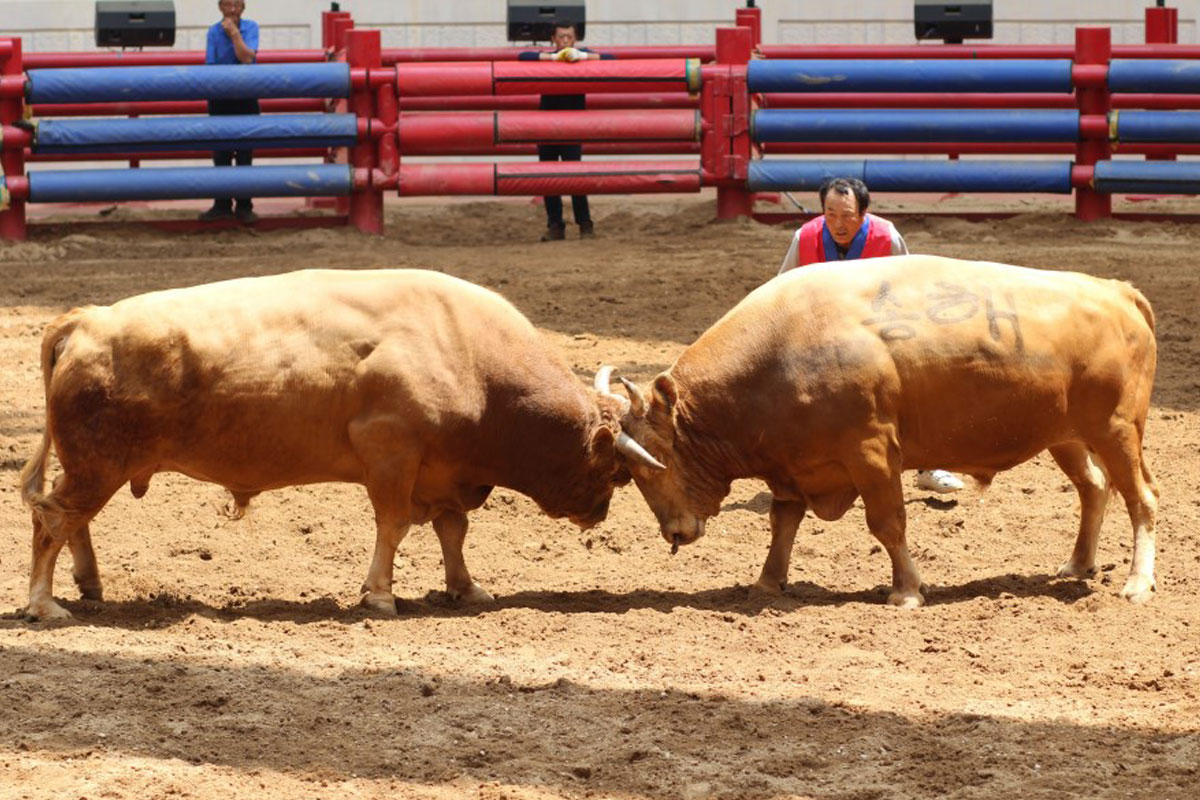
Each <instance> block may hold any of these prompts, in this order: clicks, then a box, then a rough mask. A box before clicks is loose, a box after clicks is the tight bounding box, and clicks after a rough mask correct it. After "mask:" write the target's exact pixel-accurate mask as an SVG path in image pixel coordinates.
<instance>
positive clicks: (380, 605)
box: [359, 592, 400, 617]
mask: <svg viewBox="0 0 1200 800" xmlns="http://www.w3.org/2000/svg"><path fill="white" fill-rule="evenodd" d="M359 605H360V606H362V607H363V608H365V609H367V610H369V611H374V612H376V613H377V614H380V615H382V616H385V617H398V616H400V613H399V612H398V611H397V610H396V598H395V596H394V595H392V594H391V593H389V592H368V593H366V594H364V595H363V597H362V600H360V601H359Z"/></svg>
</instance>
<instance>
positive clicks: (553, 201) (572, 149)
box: [538, 144, 592, 228]
mask: <svg viewBox="0 0 1200 800" xmlns="http://www.w3.org/2000/svg"><path fill="white" fill-rule="evenodd" d="M581 160H583V145H578V144H539V145H538V161H581ZM543 202H544V203H545V204H546V224H547V225H548V226H550V227H551V228H554V227H557V226H560V225H562V224H563V202H562V198H561V197H558V196H557V195H553V196H548V197H545V198H543ZM571 211H572V212H574V214H575V224H576V225H582V224H584V223H585V222H591V221H592V214H591V211H589V210H588V199H587V195H586V194H577V195H572V196H571Z"/></svg>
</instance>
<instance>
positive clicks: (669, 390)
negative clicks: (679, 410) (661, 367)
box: [654, 372, 679, 414]
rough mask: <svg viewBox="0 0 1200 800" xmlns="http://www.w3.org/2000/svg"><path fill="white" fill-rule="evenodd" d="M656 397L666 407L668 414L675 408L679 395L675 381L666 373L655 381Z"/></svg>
mask: <svg viewBox="0 0 1200 800" xmlns="http://www.w3.org/2000/svg"><path fill="white" fill-rule="evenodd" d="M654 397H655V399H656V400H658V402H660V403H662V404H663V406H665V407H666V410H667V413H668V414H669V413H671V411H672V410H674V408H675V402H676V401H677V400H678V399H679V393H678V392H676V391H675V379H674V378H672V377H671V376H670V375H669V374H668V373H666V372H664V373H663V374H661V375H659V376H658V377H657V378H655V379H654Z"/></svg>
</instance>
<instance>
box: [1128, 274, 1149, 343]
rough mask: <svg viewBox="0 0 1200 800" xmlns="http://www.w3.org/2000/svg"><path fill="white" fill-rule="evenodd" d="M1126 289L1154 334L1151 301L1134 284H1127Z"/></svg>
mask: <svg viewBox="0 0 1200 800" xmlns="http://www.w3.org/2000/svg"><path fill="white" fill-rule="evenodd" d="M1125 287H1126V294H1128V295H1129V299H1130V300H1132V301H1133V303H1134V305H1136V306H1137V308H1138V311H1140V312H1142V317H1143V318H1144V319H1145V320H1146V324H1147V325H1149V326H1150V332H1151V333H1154V309H1153V308H1151V307H1150V301H1149V300H1147V299H1146V295H1144V294H1142V293H1141V292H1140V291H1138V289H1137V287H1136V286H1134V285H1133V284H1131V283H1126V284H1125Z"/></svg>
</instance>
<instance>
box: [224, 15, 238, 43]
mask: <svg viewBox="0 0 1200 800" xmlns="http://www.w3.org/2000/svg"><path fill="white" fill-rule="evenodd" d="M221 30H223V31H225V35H226V36H228V37H229V38H230V39H232V38H233V37H234V34H237V33H240V32H241V31H239V30H238V26H237V23H236V22H234V21H233V19H232V18H231V17H223V18H222V19H221Z"/></svg>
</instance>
